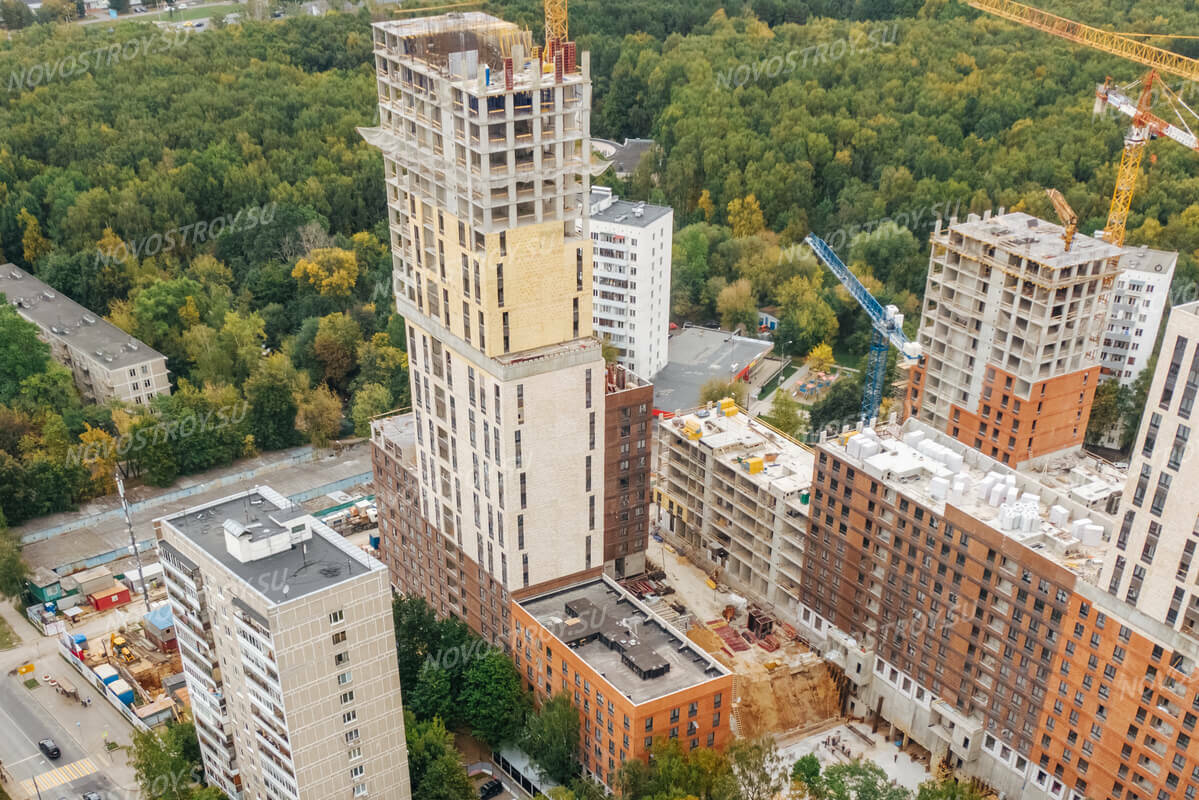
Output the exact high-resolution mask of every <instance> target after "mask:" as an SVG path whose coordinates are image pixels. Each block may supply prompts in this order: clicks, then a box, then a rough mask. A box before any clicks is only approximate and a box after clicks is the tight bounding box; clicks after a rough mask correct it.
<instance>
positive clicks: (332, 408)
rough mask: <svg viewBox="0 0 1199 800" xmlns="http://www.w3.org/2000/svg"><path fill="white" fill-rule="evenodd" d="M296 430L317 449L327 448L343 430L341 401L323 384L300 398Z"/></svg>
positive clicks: (304, 393) (303, 393)
mask: <svg viewBox="0 0 1199 800" xmlns="http://www.w3.org/2000/svg"><path fill="white" fill-rule="evenodd" d="M297 406H298V410H297V412H296V429H297V430H299V431H300V432H301V433H303V434H305V435H306V436H307V437H308V441H310V442H312V444H313V445H315V446H316V447H327V446H328V445H329V442H331V441H332V440H333V437H334V436H336V435H337V433H338V431H340V430H341V417H342V413H341V401H340V400H338V399H337V395H335V394H334V393H333V391H332V390H331V389H330V388H329V387H328V385H327V384H324V383H322V384H321V385H320V386H317V387H316V388H315V389H312V390H311V391H306V392H302V393H301V396H300V397H298V402H297Z"/></svg>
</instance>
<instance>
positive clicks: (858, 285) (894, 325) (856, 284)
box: [804, 234, 921, 425]
mask: <svg viewBox="0 0 1199 800" xmlns="http://www.w3.org/2000/svg"><path fill="white" fill-rule="evenodd" d="M804 242H805V243H806V244H807V245H808V247H811V248H812V252H813V253H815V254H816V257H817V258H818V259H820V260H821V262H823V263H824V265H825V266H826V267H828V268H829V269H830V270H832V273H833V274H834V275H836V276H837V280H839V281H841V285H842V286H844V287H845V288H846V289H848V290H849V293H850V295H852V296H853V299H854V300H857V301H858V305H860V306H861V307H862V308H864V309H865V310H866V313H867V314H869V315H870V322H871V326H872V327H873V329H874V332H873V334H872V335H871V337H870V358H869V360H868V362H867V366H866V374H865V376H864V378H865V380H864V381H863V384H864V385H863V389H862V423H863V424H864V425H869V424H870V421H871V420H873V419H874V418H875V417H876V416H877V415H878V407H879V404H880V403H882V401H883V376H884V374H885V373H886V371H887V347H888V345H890V346H893V347H895V349H896V350H898V351H899V354H900V356H901V357H902V358H903V363H904V366H910V365H912V364H914V363H916V362H918V361H919V360H920V356H921V353H920V344H919V343H918V342H913V341H912V340H911V339H909V338H908V337H907V335H906V334H904V332H903V314H900V313H899V309H898V308H896V307H895V306H886V307H885V308H884V307H883V304H882V303H880V302H879V301H877V300H875V299H874V295H872V294H870V292H869V291H867V289H866V287H865V286H863V285H862V282H861V281H859V280H858V278H857V276H856V275H854V274H853V273H852V272H850V271H849V267H847V266H845V262H843V261H842V260H841V259H840V258H838V257H837V254H836V253H834V252H833V248H831V247H829V246H828V244H827V243H826V242H825V241H824V240H823V239H821V238H820V237H818V236H816V235H814V234H808V235H807V236H806V237H805V238H804Z"/></svg>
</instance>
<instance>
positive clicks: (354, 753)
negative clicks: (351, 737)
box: [346, 747, 362, 761]
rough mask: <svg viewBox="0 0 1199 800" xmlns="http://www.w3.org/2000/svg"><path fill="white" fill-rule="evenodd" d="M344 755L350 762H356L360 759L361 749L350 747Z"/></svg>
mask: <svg viewBox="0 0 1199 800" xmlns="http://www.w3.org/2000/svg"><path fill="white" fill-rule="evenodd" d="M346 755H347V756H348V757H349V759H350V761H357V760H358V759H360V758H362V748H361V747H351V748H350V750H349V752H348V753H346Z"/></svg>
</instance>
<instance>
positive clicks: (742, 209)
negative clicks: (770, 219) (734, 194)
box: [728, 194, 766, 239]
mask: <svg viewBox="0 0 1199 800" xmlns="http://www.w3.org/2000/svg"><path fill="white" fill-rule="evenodd" d="M728 211H729V227H730V228H732V229H733V238H735V239H742V238H744V237H746V236H753V235H754V234H755V233H759V232H761V231H763V230H765V229H766V219H765V217H763V216H762V207H761V206H760V205H758V198H756V197H754V196H753V195H752V194H749V195H746V196H745V198H744V199H733V200H730V201H729V205H728Z"/></svg>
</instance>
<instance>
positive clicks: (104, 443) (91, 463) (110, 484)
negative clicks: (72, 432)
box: [79, 422, 117, 497]
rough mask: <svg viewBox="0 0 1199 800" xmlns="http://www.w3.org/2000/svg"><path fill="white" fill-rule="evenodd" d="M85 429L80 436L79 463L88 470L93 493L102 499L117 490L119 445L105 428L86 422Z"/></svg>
mask: <svg viewBox="0 0 1199 800" xmlns="http://www.w3.org/2000/svg"><path fill="white" fill-rule="evenodd" d="M83 427H84V428H85V430H84V431H83V433H81V434H79V448H80V450H79V452H80V458H79V463H81V464H83V466H84V467H86V468H87V471H88V473H89V476H90V477H91V482H92V491H93V492H95V493H96V496H97V497H100V496H102V495H106V494H109V493H111V492H113V491H115V490H116V481H115V479H114V471H115V470H116V466H117V443H116V440H115V439H113V437H112V435H111V434H110V433H108V431H106V430H104V429H103V428H93V427H92V426H91V425H88V424H87V423H86V422H85V423H83Z"/></svg>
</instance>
